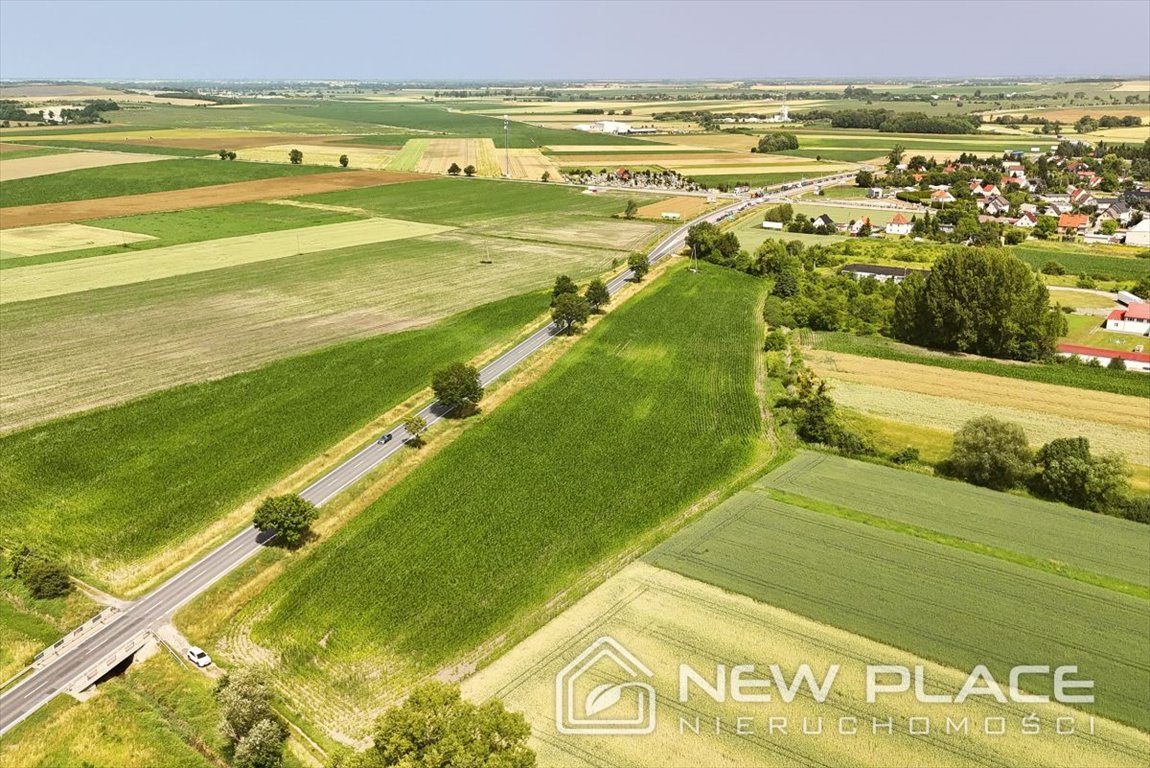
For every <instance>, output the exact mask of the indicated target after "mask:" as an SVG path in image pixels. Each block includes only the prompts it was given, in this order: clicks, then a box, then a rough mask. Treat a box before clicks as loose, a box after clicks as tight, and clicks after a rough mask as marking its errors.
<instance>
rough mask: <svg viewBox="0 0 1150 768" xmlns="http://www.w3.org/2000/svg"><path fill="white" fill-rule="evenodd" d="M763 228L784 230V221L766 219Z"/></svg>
mask: <svg viewBox="0 0 1150 768" xmlns="http://www.w3.org/2000/svg"><path fill="white" fill-rule="evenodd" d="M763 229H775V230H778V231H779V232H782V231H783V222H781V221H764V222H763Z"/></svg>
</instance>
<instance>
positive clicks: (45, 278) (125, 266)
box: [0, 218, 451, 304]
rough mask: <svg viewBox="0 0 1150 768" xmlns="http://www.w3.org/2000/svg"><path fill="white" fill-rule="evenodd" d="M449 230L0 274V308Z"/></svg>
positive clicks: (385, 228) (182, 250)
mask: <svg viewBox="0 0 1150 768" xmlns="http://www.w3.org/2000/svg"><path fill="white" fill-rule="evenodd" d="M449 229H451V228H450V227H444V226H440V225H437V224H425V223H422V222H416V221H402V220H399V219H379V218H371V219H364V220H362V221H351V222H346V223H343V224H322V225H319V226H315V227H304V228H302V229H294V230H287V231H283V232H267V233H263V234H258V235H243V236H240V237H226V238H221V239H219V240H208V241H205V242H201V243H187V244H184V245H173V246H169V247H167V248H154V249H152V250H148V251H142V252H137V253H124V254H110V255H107V256H93V257H91V258H87V259H82V260H80V261H65V262H56V263H52V264H42V265H37V266H32V267H25V268H23V269H9V270H4V271H3V272H0V289H2V291H0V303H4V304H9V303H13V302H18V301H31V300H34V299H43V298H47V297H49V296H60V295H62V294H66V293H76V292H78V291H90V290H95V289H99V288H111V287H113V286H118V285H127V284H131V283H139V282H146V281H149V280H162V279H164V278H170V277H177V276H179V275H186V274H192V273H196V272H205V271H209V270H214V269H225V268H227V267H235V266H239V265H242V264H251V263H254V262H258V261H268V260H271V259H282V258H286V257H288V256H297V255H301V254H308V253H315V252H317V251H329V250H335V249H338V248H350V247H354V246H362V245H369V244H372V243H383V242H387V241H390V240H402V239H405V238H410V237H424V236H427V235H434V234H437V233H439V232H444V231H447V230H449Z"/></svg>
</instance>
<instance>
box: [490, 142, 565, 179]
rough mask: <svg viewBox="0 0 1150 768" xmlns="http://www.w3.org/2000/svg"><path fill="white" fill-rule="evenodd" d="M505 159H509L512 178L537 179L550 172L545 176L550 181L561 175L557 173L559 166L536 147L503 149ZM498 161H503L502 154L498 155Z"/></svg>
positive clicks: (560, 177)
mask: <svg viewBox="0 0 1150 768" xmlns="http://www.w3.org/2000/svg"><path fill="white" fill-rule="evenodd" d="M504 152H505V153H506V156H507V159H508V160H509V161H510V165H511V173H510V176H511V178H513V179H527V180H530V181H538V180H539V179H541V178H543V174H544V173H548V174H550V176H548V177H547V178H548V179H549V180H550V181H559V180H561V179H562V176H561V175H560V173H559V166H557V165H555V164H554V163H553V162H551V158H549V157H547V156H546V155H544V154H543V153H542V152H540V151H539V150H538V149H512V150H504ZM498 161H499V162H500V163H502V162H503V156H502V155H500V156H499V157H498Z"/></svg>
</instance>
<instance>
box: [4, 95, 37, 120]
mask: <svg viewBox="0 0 1150 768" xmlns="http://www.w3.org/2000/svg"><path fill="white" fill-rule="evenodd" d="M43 119H44V118H43V117H41V116H40V113H39V112H29V111H27V110H26V109H24V107H22V106H20V102H18V101H12V100H11V99H0V120H8V121H11V122H17V123H39V122H41V121H42V120H43Z"/></svg>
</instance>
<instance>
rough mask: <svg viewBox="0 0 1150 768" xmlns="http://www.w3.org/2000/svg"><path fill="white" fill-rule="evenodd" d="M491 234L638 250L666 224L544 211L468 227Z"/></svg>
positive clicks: (491, 235) (492, 235)
mask: <svg viewBox="0 0 1150 768" xmlns="http://www.w3.org/2000/svg"><path fill="white" fill-rule="evenodd" d="M469 231H471V232H475V233H477V234H483V235H487V236H489V237H509V238H515V239H517V240H538V241H541V242H549V243H566V244H571V245H583V246H589V247H597V248H608V249H612V250H624V251H628V250H638V249H639V248H640V247H642V246H643V245H644V244H646V243H648V242H649V241H651V240H652V239H653V238H654V237H655V235H657V234H659V233H661V232H665V231H667V228H666V227H663V226H660V225H658V224H654V223H651V222H646V221H628V220H617V219H601V218H593V217H590V216H588V217H586V218H581V217H573V216H563V215H548V214H541V215H539V216H532V217H531V218H524V217H512V218H501V219H493V220H491V221H490V222H488V223H485V224H481V225H479V226H476V227H471V228H470V229H469Z"/></svg>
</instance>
